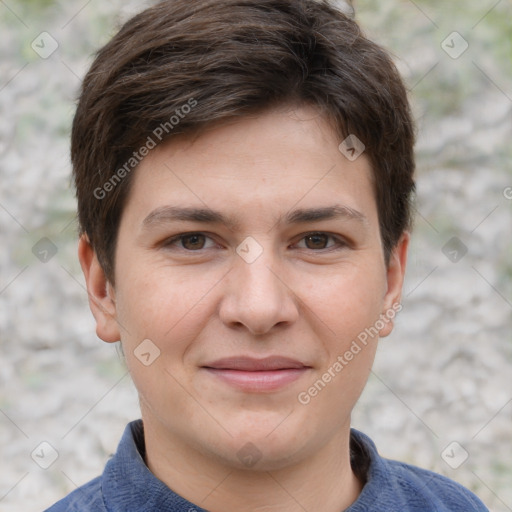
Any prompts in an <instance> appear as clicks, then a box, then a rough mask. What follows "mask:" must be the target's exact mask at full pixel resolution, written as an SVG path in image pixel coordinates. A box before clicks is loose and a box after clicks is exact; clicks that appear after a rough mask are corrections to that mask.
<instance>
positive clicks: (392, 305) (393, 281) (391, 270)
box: [379, 231, 411, 338]
mask: <svg viewBox="0 0 512 512" xmlns="http://www.w3.org/2000/svg"><path fill="white" fill-rule="evenodd" d="M410 238H411V235H410V234H409V232H408V231H404V232H403V233H402V236H401V237H400V240H399V241H398V243H397V244H396V246H395V247H394V248H393V250H392V251H391V255H390V258H389V265H388V268H387V283H388V289H387V291H386V294H385V295H384V304H383V311H382V314H383V316H384V317H385V319H386V322H385V325H384V327H383V328H382V329H381V330H380V331H379V336H380V337H381V338H384V337H385V336H388V335H389V334H390V333H391V331H392V330H393V326H394V321H393V319H394V317H395V315H396V313H398V311H400V309H401V305H400V299H401V297H402V286H403V284H404V277H405V267H406V265H407V251H408V249H409V240H410ZM386 313H387V314H386Z"/></svg>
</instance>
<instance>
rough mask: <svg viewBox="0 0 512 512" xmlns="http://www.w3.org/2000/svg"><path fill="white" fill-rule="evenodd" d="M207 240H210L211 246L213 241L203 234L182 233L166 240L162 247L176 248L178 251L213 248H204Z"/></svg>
mask: <svg viewBox="0 0 512 512" xmlns="http://www.w3.org/2000/svg"><path fill="white" fill-rule="evenodd" d="M207 240H210V241H211V242H212V244H213V240H212V239H211V238H210V237H209V236H206V235H205V234H204V233H182V234H181V235H176V236H174V237H172V238H170V239H168V240H166V241H165V242H164V243H163V244H162V245H163V246H164V247H166V248H167V247H170V248H172V247H174V246H177V248H178V249H185V250H187V251H200V250H201V249H208V248H210V247H212V246H213V245H210V246H208V247H206V246H205V244H206V241H207Z"/></svg>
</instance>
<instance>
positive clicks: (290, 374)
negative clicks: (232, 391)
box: [202, 356, 311, 392]
mask: <svg viewBox="0 0 512 512" xmlns="http://www.w3.org/2000/svg"><path fill="white" fill-rule="evenodd" d="M202 368H203V369H204V370H206V371H207V372H208V373H209V374H210V375H211V376H213V377H214V378H217V379H220V380H221V381H222V382H224V383H226V384H228V385H230V386H233V387H235V388H238V389H240V390H242V391H246V392H268V391H275V390H278V389H280V388H283V387H285V386H286V385H288V384H290V383H292V382H294V381H296V380H297V379H299V378H300V377H302V376H303V375H305V374H306V373H307V372H308V370H310V369H311V366H308V365H306V364H304V363H302V362H300V361H297V360H295V359H290V358H288V357H281V356H273V357H266V358H264V359H255V358H252V357H244V356H240V357H230V358H225V359H219V360H217V361H214V362H212V363H208V364H206V365H204V366H202Z"/></svg>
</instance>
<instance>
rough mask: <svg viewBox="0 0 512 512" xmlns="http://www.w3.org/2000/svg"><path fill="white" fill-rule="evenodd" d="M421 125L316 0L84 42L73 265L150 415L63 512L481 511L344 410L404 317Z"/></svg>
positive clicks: (54, 510) (199, 12)
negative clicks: (87, 60) (88, 60)
mask: <svg viewBox="0 0 512 512" xmlns="http://www.w3.org/2000/svg"><path fill="white" fill-rule="evenodd" d="M413 142H414V127H413V122H412V119H411V114H410V110H409V105H408V102H407V97H406V92H405V89H404V86H403V84H402V82H401V80H400V77H399V75H398V73H397V71H396V69H395V67H394V65H393V64H392V62H391V60H390V58H389V57H388V55H387V54H386V53H385V52H384V51H383V50H382V49H381V48H380V47H379V46H377V45H376V44H374V43H372V42H371V41H369V40H368V39H366V38H365V37H364V36H363V35H362V34H361V32H360V30H359V28H358V26H357V24H356V23H355V22H354V21H352V20H351V19H350V18H349V17H347V16H346V15H344V14H343V13H341V11H339V10H337V9H336V8H335V7H334V6H333V5H332V4H330V3H328V2H320V1H314V0H222V1H219V0H170V1H165V2H162V3H160V4H158V5H156V6H155V7H153V8H150V9H148V10H146V11H144V12H143V13H141V14H139V15H137V16H135V17H134V18H133V19H131V20H130V21H128V22H127V23H126V24H125V25H124V27H123V28H122V29H121V31H120V32H119V33H118V34H117V35H116V36H115V37H114V38H113V39H112V41H110V42H109V43H108V44H107V45H106V46H105V47H104V48H103V49H101V50H100V52H99V53H98V55H97V58H96V60H95V62H94V63H93V65H92V67H91V69H90V71H89V73H88V74H87V76H86V78H85V80H84V83H83V90H82V93H81V98H80V102H79V105H78V109H77V113H76V116H75V120H74V124H73V134H72V161H73V169H74V176H75V183H76V189H77V197H78V212H79V220H80V225H81V238H80V242H79V258H80V262H81V265H82V269H83V271H84V275H85V279H86V282H87V288H88V293H89V299H90V306H91V309H92V312H93V314H94V317H95V319H96V324H97V334H98V336H99V337H100V338H101V339H103V340H104V341H106V342H117V341H119V340H120V341H121V343H122V347H123V351H124V354H125V357H126V363H127V366H128V368H129V370H130V373H131V376H132V378H133V380H134V383H135V385H136V387H137V390H138V393H139V397H140V405H141V413H142V420H139V421H135V422H132V423H130V424H129V425H128V426H127V428H126V431H125V434H124V436H123V439H122V440H121V443H120V445H119V448H118V451H117V453H116V455H115V456H114V457H113V458H112V459H111V460H110V461H109V462H108V463H107V466H106V468H105V471H104V473H103V475H102V476H101V477H98V478H97V479H95V480H93V481H92V482H90V483H89V484H86V485H85V486H83V487H81V488H80V489H78V490H76V491H75V492H73V493H72V494H71V495H69V496H68V497H67V498H65V499H64V500H62V501H61V502H59V503H58V504H56V505H55V506H54V507H51V508H50V509H49V510H50V511H51V512H58V511H61V510H62V511H64V510H66V511H70V510H77V511H81V512H82V511H88V510H91V511H92V510H94V511H96V510H98V511H99V510H103V511H143V510H147V511H149V510H158V511H188V512H189V511H195V510H208V511H210V512H222V511H235V510H236V511H238V512H249V511H256V510H265V511H274V510H275V511H279V512H283V511H284V512H288V511H289V512H295V511H303V510H308V511H318V510H321V511H322V512H339V511H341V510H348V511H350V512H356V511H363V510H364V511H369V510H375V511H379V512H383V511H388V510H389V511H391V510H393V511H396V510H400V511H434V510H435V511H454V510H455V511H456V510H461V511H462V510H464V511H465V512H466V511H481V510H487V509H486V508H485V506H484V505H483V504H482V503H481V502H480V500H479V499H478V498H477V497H476V496H474V495H473V494H471V493H470V492H469V491H468V490H466V489H464V488H463V487H461V486H459V485H458V484H456V483H455V482H452V481H450V480H448V479H446V478H444V477H442V476H440V475H436V474H434V473H431V472H428V471H425V470H422V469H419V468H415V467H412V466H408V465H406V464H403V463H400V462H395V461H388V460H385V459H383V458H381V457H380V456H379V454H378V452H377V450H376V447H375V445H374V444H373V443H372V441H371V440H370V439H369V438H368V437H367V436H365V435H364V434H362V433H360V432H357V431H356V430H353V429H352V430H351V428H350V415H351V411H352V409H353V407H354V405H355V403H356V402H357V400H358V398H359V396H360V394H361V392H362V390H363V388H364V385H365V383H366V380H367V378H368V375H369V372H370V370H371V365H372V362H373V358H374V355H375V351H376V348H377V343H378V339H379V337H384V336H387V335H388V334H389V333H390V332H391V330H392V328H393V319H394V317H395V315H396V314H397V312H398V311H399V310H400V309H401V305H400V298H401V290H402V283H403V278H404V273H405V267H406V259H407V248H408V243H409V230H410V225H411V221H410V215H411V213H410V210H411V207H410V200H411V195H412V194H413V192H414V180H413V172H414V158H413Z"/></svg>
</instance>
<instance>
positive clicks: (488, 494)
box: [0, 0, 512, 512]
mask: <svg viewBox="0 0 512 512" xmlns="http://www.w3.org/2000/svg"><path fill="white" fill-rule="evenodd" d="M147 5H149V2H146V3H145V2H134V1H126V0H123V1H121V0H109V1H108V2H101V1H99V0H88V1H87V0H81V1H76V0H72V1H67V2H64V1H56V0H24V1H21V0H6V1H4V0H1V1H0V38H1V45H0V55H1V58H0V236H1V243H2V251H1V252H0V336H1V338H0V343H1V345H0V346H1V359H0V457H1V464H0V476H1V477H0V511H1V512H11V511H16V512H19V511H20V510H23V511H24V512H35V511H41V510H44V509H45V508H47V507H48V506H50V505H51V504H52V503H54V502H55V501H57V500H58V499H60V498H61V497H63V496H64V495H65V494H67V493H68V492H70V491H72V490H73V489H75V488H76V487H77V486H79V485H81V484H83V483H85V482H87V481H88V480H90V479H92V478H94V477H96V476H98V475H99V474H100V473H101V472H102V470H103V467H104V465H105V463H106V461H107V460H108V458H109V456H110V454H112V453H113V452H114V451H115V449H116V447H117V443H118V441H119V439H120V436H121V434H122V432H123V430H124V427H125V425H126V423H127V422H128V421H131V420H133V419H136V418H138V417H139V415H140V413H139V409H138V402H137V397H136V393H135V390H134V387H133V385H132V383H131V381H130V378H129V376H128V375H127V372H126V368H125V367H124V365H123V363H122V362H121V360H120V357H119V355H118V353H117V352H116V347H115V346H112V345H107V344H105V343H103V342H101V341H100V340H99V339H98V338H97V337H96V335H95V326H94V323H93V318H92V315H91V314H90V312H89V309H88V304H87V294H86V291H85V288H84V279H83V277H82V275H81V271H80V267H79V264H78V260H77V256H76V249H77V224H76V219H75V199H74V192H73V189H72V186H71V181H70V163H69V157H68V139H69V131H70V125H71V121H72V118H73V113H74V109H75V104H76V103H75V101H76V97H77V91H78V87H79V85H80V79H81V78H82V77H83V76H84V74H85V72H86V70H87V68H88V66H89V65H90V64H91V62H92V58H93V54H94V52H95V51H96V50H97V49H99V47H100V46H102V45H103V44H104V43H106V42H107V41H108V39H109V38H110V37H111V36H112V35H113V34H114V33H115V31H116V29H117V28H119V26H120V23H122V22H123V21H124V20H126V19H127V18H128V17H129V16H131V15H132V14H134V13H135V12H138V11H140V10H142V9H143V8H144V7H145V6H147ZM354 7H355V10H356V19H357V20H358V21H359V22H360V24H361V26H362V28H363V30H364V31H365V32H366V34H367V35H368V36H370V38H372V39H374V40H376V41H377V42H379V43H381V44H383V45H384V46H386V47H387V48H388V49H389V50H390V51H391V53H392V54H393V56H394V58H395V61H396V63H397V66H398V67H399V69H400V71H401V73H402V74H403V76H404V78H405V80H406V83H407V85H408V88H409V90H410V94H411V101H412V104H413V109H414V115H415V118H416V120H417V123H418V144H417V158H418V160H417V163H418V171H417V186H418V197H417V204H416V224H415V229H414V233H413V239H412V248H411V252H410V256H409V264H408V271H407V279H406V284H405V289H404V296H403V306H404V309H403V311H402V312H401V313H400V315H399V317H398V320H397V325H396V329H395V330H394V332H393V334H392V335H391V336H390V337H389V338H386V339H383V340H381V342H380V348H379V352H378V355H377V360H376V364H375V367H374V369H373V372H372V375H371V377H370V380H369V382H368V386H367V388H366V390H365V392H364V393H363V396H362V398H361V400H360V402H359V404H358V406H357V408H356V410H355V412H354V415H353V426H354V427H355V428H358V429H359V430H362V431H364V432H365V433H367V434H368V435H369V436H370V437H372V438H373V440H374V441H375V442H376V444H377V447H378V448H379V450H380V452H381V454H382V455H383V456H385V457H388V458H394V459H399V460H402V461H405V462H409V463H411V464H415V465H418V466H421V467H424V468H427V469H431V470H433V471H436V472H439V473H442V474H444V475H446V476H448V477H450V478H452V479H454V480H456V481H458V482H460V483H462V484H463V485H465V486H466V487H468V488H469V489H471V490H472V491H474V492H475V493H476V494H477V495H479V496H480V497H481V499H482V500H483V501H484V502H485V503H486V505H487V506H488V507H489V508H490V509H491V510H492V511H512V485H511V482H512V459H511V454H512V378H511V375H512V371H511V368H512V366H511V363H512V335H511V331H512V329H511V328H512V164H511V162H512V144H511V143H510V141H511V135H512V2H511V0H499V1H497V0H478V1H477V0H464V1H462V0H456V1H453V2H442V1H440V0H439V1H438V0H425V1H419V0H418V1H412V0H388V1H386V2H381V1H377V0H360V1H358V2H357V1H356V2H355V4H354Z"/></svg>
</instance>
